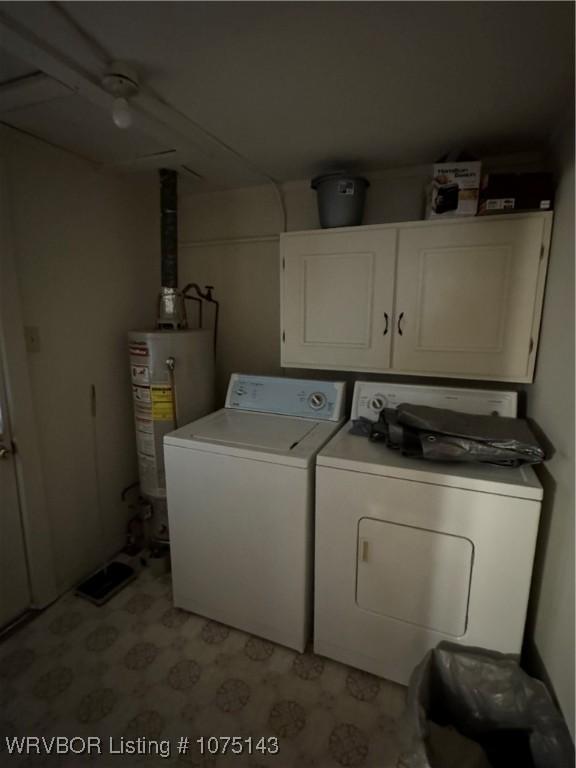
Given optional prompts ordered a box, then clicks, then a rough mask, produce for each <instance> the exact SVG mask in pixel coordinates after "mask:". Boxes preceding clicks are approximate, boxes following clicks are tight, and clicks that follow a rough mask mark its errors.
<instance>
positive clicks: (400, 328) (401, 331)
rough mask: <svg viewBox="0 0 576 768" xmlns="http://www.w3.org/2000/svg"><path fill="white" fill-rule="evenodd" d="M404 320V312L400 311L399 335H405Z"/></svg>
mask: <svg viewBox="0 0 576 768" xmlns="http://www.w3.org/2000/svg"><path fill="white" fill-rule="evenodd" d="M402 320H404V312H400V315H399V316H398V335H399V336H403V335H404V331H403V330H402Z"/></svg>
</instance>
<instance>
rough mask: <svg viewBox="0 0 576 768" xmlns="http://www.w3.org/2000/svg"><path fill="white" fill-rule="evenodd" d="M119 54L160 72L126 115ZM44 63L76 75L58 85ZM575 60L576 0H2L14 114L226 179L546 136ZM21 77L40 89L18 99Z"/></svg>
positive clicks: (80, 142)
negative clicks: (119, 121) (118, 97)
mask: <svg viewBox="0 0 576 768" xmlns="http://www.w3.org/2000/svg"><path fill="white" fill-rule="evenodd" d="M113 59H121V60H124V61H127V62H129V63H130V64H132V66H133V67H134V68H135V69H136V70H137V72H138V74H139V78H140V81H141V85H142V89H141V92H140V94H139V95H138V96H137V97H136V98H135V99H134V102H133V105H134V114H135V121H134V125H133V127H132V128H130V129H128V130H126V131H121V130H119V129H117V128H115V127H114V126H113V124H112V122H111V119H110V106H111V104H110V97H109V96H108V95H107V94H106V93H105V92H104V91H103V90H102V89H101V87H100V78H101V76H102V74H103V72H104V71H105V69H106V65H107V62H109V61H110V60H113ZM35 72H44V73H45V74H47V75H48V76H49V77H48V78H46V81H48V80H49V79H51V80H52V81H54V80H56V81H57V84H58V87H59V89H60V90H56V92H54V89H53V88H52V89H50V88H48V85H49V83H48V82H45V83H44V85H43V86H42V88H48V90H42V88H40V91H42V93H43V94H44V98H40V97H39V94H38V90H39V88H38V84H39V83H38V82H37V83H36V87H35V88H30V83H31V80H30V76H32V75H33V73H35ZM573 73H574V5H573V3H571V2H560V3H555V2H422V3H420V2H371V3H363V2H308V3H303V2H302V3H296V2H282V3H281V2H254V3H252V2H212V3H205V2H144V3H140V2H84V3H35V2H29V3H5V2H0V120H1V121H3V122H5V123H7V124H9V125H12V126H14V127H16V128H20V129H22V130H25V131H27V132H29V133H32V134H35V135H37V136H39V137H41V138H44V139H46V140H48V141H50V142H52V143H54V144H57V145H60V146H63V147H65V148H67V149H69V150H70V151H74V152H76V153H78V154H81V155H83V156H85V157H88V158H90V159H92V160H94V161H96V162H99V163H102V164H104V165H110V166H120V167H124V168H127V169H129V170H141V169H148V168H150V167H159V166H160V165H167V166H171V165H172V166H173V167H178V166H180V165H185V166H187V167H188V168H189V169H191V170H192V171H194V172H195V174H198V176H200V177H202V178H203V179H204V181H203V182H202V181H200V183H204V184H210V185H216V186H239V185H242V184H251V183H256V182H258V181H262V180H263V179H264V178H270V177H271V178H273V179H275V180H279V181H286V180H289V179H298V178H306V177H310V176H312V175H314V174H315V173H317V172H320V171H321V170H323V169H326V168H328V167H342V166H348V167H354V168H357V169H362V170H378V169H384V168H393V167H397V166H402V165H414V164H421V163H427V162H431V161H433V160H434V159H436V158H438V157H439V156H440V155H442V154H444V153H446V152H448V151H451V150H454V149H459V148H465V149H467V150H469V151H470V152H473V153H476V154H478V155H479V156H483V155H487V154H492V155H494V154H497V153H501V152H502V153H504V152H514V151H531V150H537V149H540V148H542V146H543V144H544V143H545V142H546V139H547V137H548V136H549V135H550V133H551V131H552V130H553V129H554V126H555V124H556V122H557V121H558V119H559V118H560V117H561V115H562V113H563V112H564V111H566V109H567V105H568V104H569V103H570V102H573V98H574V78H573ZM18 78H23V80H22V85H23V86H26V87H27V88H28V91H27V92H26V93H29V91H32V94H31V95H30V101H31V103H28V104H27V103H21V102H22V99H20V101H18V99H17V100H16V106H15V105H14V100H13V98H12V97H11V98H8V100H7V106H6V105H4V106H3V99H2V94H3V90H4V88H8V87H10V88H12V92H13V90H14V84H15V81H16V83H18ZM6 82H9V86H2V85H1V84H2V83H6ZM12 92H10V93H12ZM7 93H8V91H7ZM10 93H9V95H10ZM46 94H51V95H49V96H46ZM24 101H25V100H24ZM194 178H196V177H194Z"/></svg>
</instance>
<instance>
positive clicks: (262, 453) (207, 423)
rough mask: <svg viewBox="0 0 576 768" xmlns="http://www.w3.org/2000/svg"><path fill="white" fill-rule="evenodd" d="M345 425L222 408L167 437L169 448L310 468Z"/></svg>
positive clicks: (166, 441)
mask: <svg viewBox="0 0 576 768" xmlns="http://www.w3.org/2000/svg"><path fill="white" fill-rule="evenodd" d="M341 426H342V422H333V421H328V420H325V421H314V420H313V419H307V418H298V417H293V416H279V415H276V414H269V413H258V412H247V411H236V410H233V409H230V408H222V409H221V410H219V411H215V412H214V413H211V414H209V415H208V416H204V418H202V419H198V421H193V422H192V423H191V424H187V425H186V426H184V427H180V429H177V430H175V431H174V432H170V433H169V434H167V435H165V436H164V444H165V445H166V446H177V447H179V448H188V449H191V450H196V451H205V452H209V453H220V454H227V455H229V456H237V457H241V458H249V459H255V460H257V461H268V462H272V463H275V464H286V465H291V466H297V467H308V466H310V465H311V464H312V463H313V460H314V458H315V456H316V453H317V452H318V451H319V450H320V448H322V446H323V445H325V444H326V442H327V441H328V440H329V439H330V438H331V437H332V436H333V435H334V434H335V432H337V430H338V429H340V427H341Z"/></svg>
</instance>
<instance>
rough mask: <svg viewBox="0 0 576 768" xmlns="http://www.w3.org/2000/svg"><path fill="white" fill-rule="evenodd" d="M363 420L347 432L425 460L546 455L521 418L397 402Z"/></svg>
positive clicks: (513, 459) (528, 460) (523, 460)
mask: <svg viewBox="0 0 576 768" xmlns="http://www.w3.org/2000/svg"><path fill="white" fill-rule="evenodd" d="M365 422H367V420H365V419H361V420H358V421H356V422H354V425H353V430H352V431H353V432H354V433H355V434H366V435H367V436H368V437H369V438H370V439H371V440H382V441H383V442H384V443H385V444H386V445H387V446H388V447H389V448H395V449H397V450H400V451H401V452H402V454H403V455H405V456H415V457H420V458H423V459H427V460H430V461H457V462H479V463H490V464H498V465H503V466H520V465H521V464H538V463H540V462H542V461H544V460H545V458H546V456H545V453H544V450H543V448H542V447H541V445H540V444H539V442H538V440H537V439H536V437H535V435H534V434H533V432H532V430H531V429H530V427H529V425H528V423H527V422H526V421H525V420H523V419H513V418H503V417H501V416H483V415H477V414H471V413H460V412H457V411H451V410H449V409H446V408H433V407H431V406H427V405H412V404H411V403H401V404H400V405H399V406H398V407H397V408H396V409H389V408H385V409H383V410H382V411H381V413H380V417H379V420H378V421H377V422H367V423H365Z"/></svg>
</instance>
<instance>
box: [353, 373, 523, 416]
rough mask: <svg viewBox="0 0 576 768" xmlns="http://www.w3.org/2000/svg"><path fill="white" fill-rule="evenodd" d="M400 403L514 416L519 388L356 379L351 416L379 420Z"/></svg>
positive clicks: (490, 414) (461, 411)
mask: <svg viewBox="0 0 576 768" xmlns="http://www.w3.org/2000/svg"><path fill="white" fill-rule="evenodd" d="M400 403H411V404H412V405H430V406H432V407H433V408H447V409H449V410H451V411H459V412H460V413H474V414H478V415H482V416H509V417H512V418H515V417H516V415H517V413H518V394H517V393H516V392H498V391H496V390H490V389H457V388H456V387H454V388H453V387H427V386H422V385H418V384H390V383H384V382H378V381H357V382H356V384H355V385H354V397H353V399H352V413H351V416H350V418H351V419H353V420H355V419H359V418H361V417H362V418H364V419H369V420H370V421H378V417H379V416H380V411H381V410H382V409H383V408H397V407H398V406H399V405H400Z"/></svg>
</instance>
